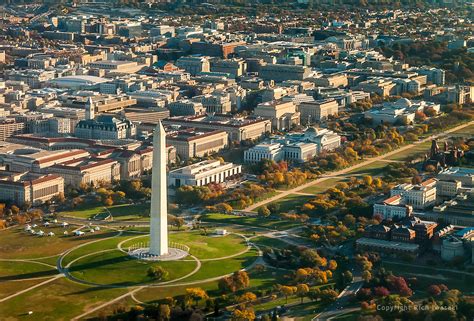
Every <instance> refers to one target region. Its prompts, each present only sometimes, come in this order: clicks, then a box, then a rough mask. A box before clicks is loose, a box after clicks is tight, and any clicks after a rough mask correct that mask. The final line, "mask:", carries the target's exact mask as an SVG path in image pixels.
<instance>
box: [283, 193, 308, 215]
mask: <svg viewBox="0 0 474 321" xmlns="http://www.w3.org/2000/svg"><path fill="white" fill-rule="evenodd" d="M312 198H313V196H310V195H299V194H290V195H288V196H286V197H284V198H280V199H279V200H277V201H276V202H275V203H277V204H279V205H280V213H285V212H289V211H292V210H293V211H294V210H297V207H299V206H301V205H303V204H304V203H306V202H307V201H309V200H310V199H312Z"/></svg>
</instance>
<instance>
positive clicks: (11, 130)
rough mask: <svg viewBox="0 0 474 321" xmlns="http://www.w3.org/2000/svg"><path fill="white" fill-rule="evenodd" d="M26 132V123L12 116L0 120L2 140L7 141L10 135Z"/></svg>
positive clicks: (0, 138) (0, 136)
mask: <svg viewBox="0 0 474 321" xmlns="http://www.w3.org/2000/svg"><path fill="white" fill-rule="evenodd" d="M24 132H25V123H21V122H17V121H16V120H15V119H12V118H6V119H2V120H0V141H6V140H7V138H8V137H11V136H13V135H17V134H22V133H24Z"/></svg>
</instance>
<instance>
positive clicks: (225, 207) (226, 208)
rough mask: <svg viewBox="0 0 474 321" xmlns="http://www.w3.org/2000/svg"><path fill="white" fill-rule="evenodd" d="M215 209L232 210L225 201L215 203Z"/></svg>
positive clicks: (226, 211) (220, 210)
mask: <svg viewBox="0 0 474 321" xmlns="http://www.w3.org/2000/svg"><path fill="white" fill-rule="evenodd" d="M216 210H217V211H219V212H222V213H230V212H232V206H230V205H229V204H227V203H219V204H217V205H216Z"/></svg>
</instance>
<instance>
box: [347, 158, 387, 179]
mask: <svg viewBox="0 0 474 321" xmlns="http://www.w3.org/2000/svg"><path fill="white" fill-rule="evenodd" d="M388 164H389V163H387V162H383V161H376V162H373V163H370V164H368V165H366V166H362V167H359V168H356V169H354V170H352V171H350V172H349V173H347V174H346V175H349V176H359V175H361V176H362V175H370V176H379V175H381V174H383V169H384V168H385V167H386V166H387V165H388Z"/></svg>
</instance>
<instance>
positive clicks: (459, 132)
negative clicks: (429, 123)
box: [450, 125, 474, 135]
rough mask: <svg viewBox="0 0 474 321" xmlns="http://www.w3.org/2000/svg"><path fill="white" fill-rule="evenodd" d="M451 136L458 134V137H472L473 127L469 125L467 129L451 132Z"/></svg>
mask: <svg viewBox="0 0 474 321" xmlns="http://www.w3.org/2000/svg"><path fill="white" fill-rule="evenodd" d="M452 134H460V135H474V125H469V126H467V127H464V128H463V129H459V130H456V131H454V132H452V133H451V134H450V135H452Z"/></svg>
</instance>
